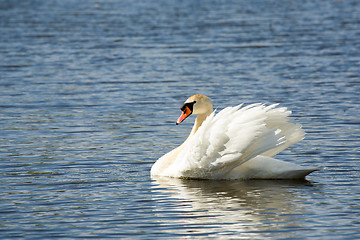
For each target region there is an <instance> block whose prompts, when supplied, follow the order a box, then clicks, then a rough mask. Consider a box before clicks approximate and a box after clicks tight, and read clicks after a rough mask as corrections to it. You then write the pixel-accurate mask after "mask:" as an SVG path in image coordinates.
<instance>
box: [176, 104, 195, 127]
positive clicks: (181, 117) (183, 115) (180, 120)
mask: <svg viewBox="0 0 360 240" xmlns="http://www.w3.org/2000/svg"><path fill="white" fill-rule="evenodd" d="M191 114H192V111H191V110H190V108H189V107H185V109H184V111H183V112H182V113H181V115H180V117H179V118H178V120H177V121H176V125H178V124H179V123H181V122H182V121H184V120H185V119H186V118H187V117H188V116H190V115H191Z"/></svg>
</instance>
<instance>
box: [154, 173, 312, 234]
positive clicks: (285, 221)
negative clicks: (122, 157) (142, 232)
mask: <svg viewBox="0 0 360 240" xmlns="http://www.w3.org/2000/svg"><path fill="white" fill-rule="evenodd" d="M153 179H154V180H155V181H154V185H153V189H152V191H153V195H154V198H155V200H156V198H158V199H157V200H160V198H161V201H160V202H161V203H165V202H166V204H165V205H164V206H163V205H162V204H160V205H159V206H157V209H156V214H157V215H166V214H169V212H171V214H172V216H174V214H175V215H176V214H179V215H178V216H177V219H173V220H176V221H177V222H178V221H179V220H180V221H182V224H183V225H182V226H183V227H184V229H186V228H187V227H192V228H194V227H196V232H198V233H201V232H208V233H209V232H213V233H214V234H215V233H219V231H220V232H222V233H223V232H232V233H233V232H234V231H236V232H243V233H246V234H247V237H249V234H250V235H257V233H258V232H259V231H261V232H263V231H273V232H274V231H275V232H276V231H279V229H280V228H287V229H288V230H287V231H290V230H289V229H291V228H293V227H294V226H297V225H301V222H300V221H299V222H298V219H299V215H301V214H302V212H304V211H305V209H304V206H303V204H302V202H304V201H305V199H304V198H305V197H306V196H305V197H303V196H301V195H300V194H299V192H300V193H301V191H299V188H308V187H312V184H311V183H310V182H308V181H305V180H303V181H276V180H274V181H269V180H253V181H211V180H185V179H177V178H167V177H157V178H153ZM167 199H168V201H167ZM169 208H170V209H169ZM163 217H164V216H163ZM160 219H161V218H160ZM164 219H168V217H165V218H164ZM205 226H206V227H205ZM191 231H194V229H192V230H191ZM282 232H283V231H282ZM272 234H274V233H272Z"/></svg>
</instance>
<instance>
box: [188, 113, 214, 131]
mask: <svg viewBox="0 0 360 240" xmlns="http://www.w3.org/2000/svg"><path fill="white" fill-rule="evenodd" d="M211 113H212V109H211V111H209V112H206V113H203V114H199V115H198V116H197V117H196V119H195V123H194V127H193V129H192V131H191V133H190V136H192V135H194V134H195V133H196V131H197V130H198V129H199V127H200V126H201V125H202V123H203V122H204V121H205V119H206V118H207V117H208V116H209V115H210V114H211Z"/></svg>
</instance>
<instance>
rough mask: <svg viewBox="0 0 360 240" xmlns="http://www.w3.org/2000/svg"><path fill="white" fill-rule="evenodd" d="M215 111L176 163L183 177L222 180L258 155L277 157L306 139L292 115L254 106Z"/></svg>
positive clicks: (283, 111)
mask: <svg viewBox="0 0 360 240" xmlns="http://www.w3.org/2000/svg"><path fill="white" fill-rule="evenodd" d="M241 106H242V105H239V106H236V107H228V108H225V109H223V110H222V111H220V112H219V113H218V114H216V115H215V113H214V112H213V113H212V114H211V115H210V116H208V117H207V119H206V120H205V121H204V122H203V124H202V125H201V127H200V128H199V129H198V131H197V132H196V133H195V134H194V135H193V136H192V137H191V138H190V139H189V140H188V141H187V142H186V144H185V145H184V146H183V148H182V150H181V152H180V153H179V155H178V156H177V158H176V160H175V161H174V165H173V168H172V169H173V170H175V171H176V172H177V174H172V175H178V176H179V177H188V178H209V179H220V178H222V176H226V175H227V174H228V173H229V172H230V171H231V170H233V169H234V168H236V167H238V166H239V165H241V164H243V163H244V162H246V161H248V160H250V159H251V158H254V157H256V156H258V155H266V156H273V155H275V154H276V153H278V152H280V151H282V150H283V149H285V148H286V147H288V146H290V145H292V144H294V143H295V142H297V141H299V140H301V139H302V138H303V135H304V132H303V131H302V129H301V126H300V125H296V124H293V123H292V122H291V120H290V119H289V118H288V116H289V115H290V112H289V111H287V109H286V108H276V105H271V106H268V107H265V106H264V105H262V104H252V105H249V106H247V107H243V108H241Z"/></svg>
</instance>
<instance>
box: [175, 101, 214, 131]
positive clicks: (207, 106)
mask: <svg viewBox="0 0 360 240" xmlns="http://www.w3.org/2000/svg"><path fill="white" fill-rule="evenodd" d="M180 109H181V111H182V113H181V116H180V117H179V118H178V120H177V121H176V125H178V124H179V123H181V122H182V121H184V120H185V119H186V118H187V117H189V116H190V115H191V114H199V115H201V114H206V115H209V114H210V113H211V112H212V111H213V105H212V103H211V100H210V98H208V97H206V96H204V95H201V94H196V95H193V96H191V97H189V98H188V99H187V100H186V101H185V103H184V104H183V105H182V107H181V108H180Z"/></svg>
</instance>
